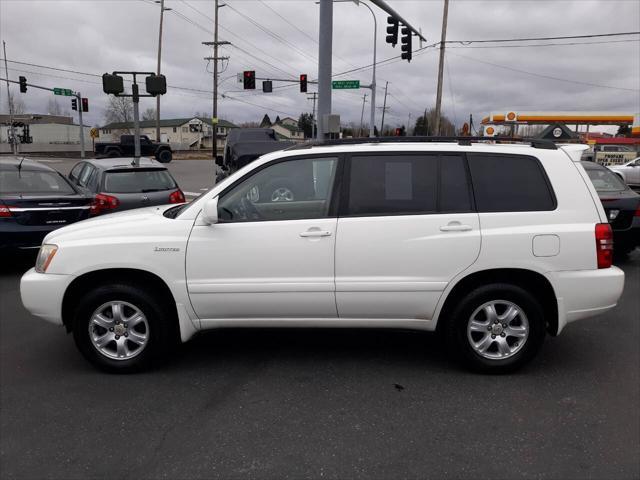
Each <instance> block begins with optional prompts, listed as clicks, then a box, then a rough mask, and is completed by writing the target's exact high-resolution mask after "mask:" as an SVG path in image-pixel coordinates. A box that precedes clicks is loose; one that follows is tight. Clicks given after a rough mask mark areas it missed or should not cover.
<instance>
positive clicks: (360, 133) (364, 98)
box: [358, 93, 367, 137]
mask: <svg viewBox="0 0 640 480" xmlns="http://www.w3.org/2000/svg"><path fill="white" fill-rule="evenodd" d="M365 103H367V94H366V93H365V94H364V95H363V96H362V113H361V114H360V132H359V133H358V136H359V137H361V136H362V130H363V129H364V104H365Z"/></svg>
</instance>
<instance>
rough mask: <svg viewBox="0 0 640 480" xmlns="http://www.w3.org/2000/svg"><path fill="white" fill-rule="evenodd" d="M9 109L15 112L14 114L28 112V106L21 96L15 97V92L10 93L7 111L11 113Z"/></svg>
mask: <svg viewBox="0 0 640 480" xmlns="http://www.w3.org/2000/svg"><path fill="white" fill-rule="evenodd" d="M9 107H11V108H9ZM9 111H11V112H13V114H14V115H22V114H24V113H26V112H27V106H26V105H25V104H24V101H23V100H22V99H21V98H15V96H14V94H13V93H9V102H8V104H7V113H9Z"/></svg>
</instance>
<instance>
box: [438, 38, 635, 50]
mask: <svg viewBox="0 0 640 480" xmlns="http://www.w3.org/2000/svg"><path fill="white" fill-rule="evenodd" d="M630 42H640V38H639V39H629V40H602V41H599V42H564V43H529V44H526V45H487V46H478V47H474V46H470V45H458V46H453V47H451V46H449V47H447V49H449V48H467V49H468V48H531V47H556V46H572V45H603V44H606V43H630Z"/></svg>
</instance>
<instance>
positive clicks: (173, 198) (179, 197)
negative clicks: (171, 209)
mask: <svg viewBox="0 0 640 480" xmlns="http://www.w3.org/2000/svg"><path fill="white" fill-rule="evenodd" d="M185 201H186V200H185V198H184V193H182V190H180V189H178V190H176V191H175V192H173V193H172V194H171V195H169V203H184V202H185Z"/></svg>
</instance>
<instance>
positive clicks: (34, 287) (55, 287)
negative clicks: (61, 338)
mask: <svg viewBox="0 0 640 480" xmlns="http://www.w3.org/2000/svg"><path fill="white" fill-rule="evenodd" d="M74 278H75V277H74V276H73V275H54V274H51V273H37V272H36V271H35V269H33V268H32V269H31V270H29V271H28V272H27V273H25V274H24V275H23V276H22V279H21V280H20V297H21V298H22V304H23V305H24V308H26V309H27V310H29V312H31V313H32V314H33V315H35V316H36V317H40V318H42V319H43V320H46V321H48V322H51V323H55V324H57V325H62V299H63V297H64V292H65V291H66V290H67V287H68V286H69V284H70V283H71V282H72V281H73V279H74Z"/></svg>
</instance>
